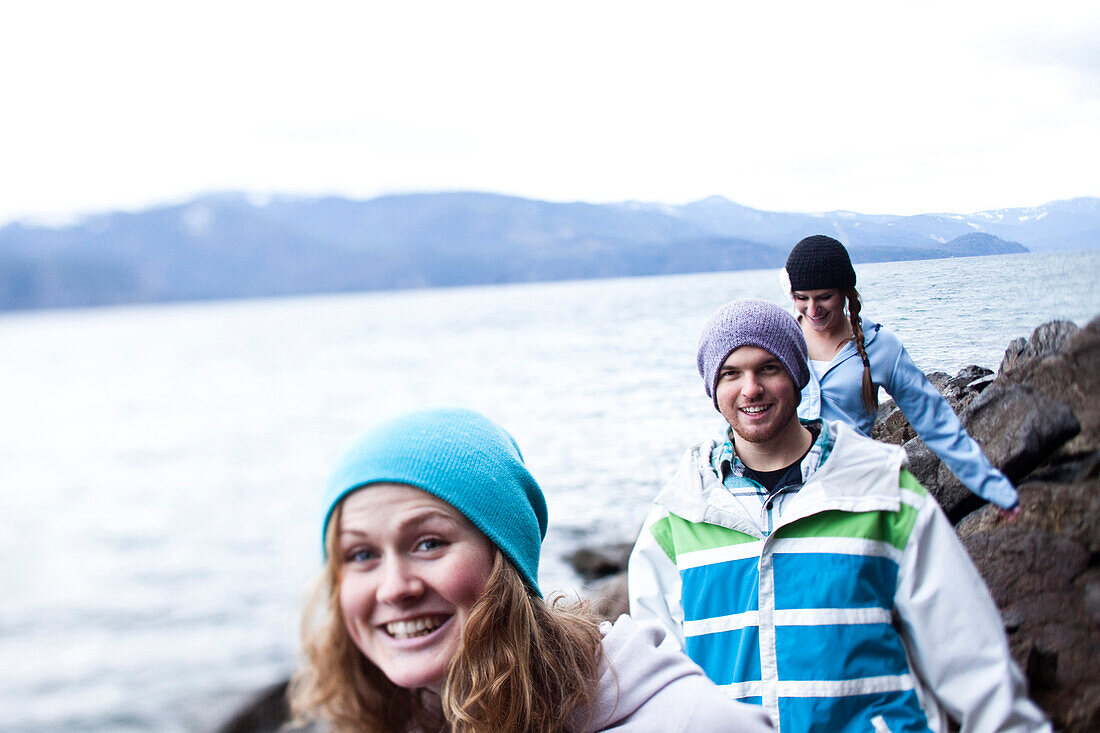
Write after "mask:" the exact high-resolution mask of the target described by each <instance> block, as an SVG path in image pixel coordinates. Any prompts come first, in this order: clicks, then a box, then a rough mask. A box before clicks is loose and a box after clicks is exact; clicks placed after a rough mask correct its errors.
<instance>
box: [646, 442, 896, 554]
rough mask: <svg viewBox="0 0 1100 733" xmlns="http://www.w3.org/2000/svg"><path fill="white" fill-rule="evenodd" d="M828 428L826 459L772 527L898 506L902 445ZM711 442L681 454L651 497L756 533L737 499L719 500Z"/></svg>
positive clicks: (675, 509) (686, 513)
mask: <svg viewBox="0 0 1100 733" xmlns="http://www.w3.org/2000/svg"><path fill="white" fill-rule="evenodd" d="M829 429H830V430H831V431H832V435H833V436H834V441H833V446H832V450H831V451H830V453H829V456H828V458H826V459H825V462H824V463H823V464H822V465H821V467H820V468H819V469H818V470H817V471H815V472H814V473H813V474H811V475H810V477H809V479H808V480H807V481H806V483H805V484H804V485H803V487H802V488H801V489H800V490H799V492H798V494H796V495H795V496H794V497H793V498H792V499H791V501H790V504H789V505H788V508H787V509H786V511H785V512H784V515H783V520H782V521H781V522H780V524H779V525H778V526H782V525H784V524H788V523H790V522H793V521H795V520H796V519H800V518H801V517H805V516H808V515H810V514H815V513H817V512H820V511H828V510H838V511H847V512H866V511H897V510H898V508H899V507H900V506H901V490H900V488H899V487H898V478H897V477H898V473H899V472H900V471H901V468H902V466H904V465H905V460H906V457H905V451H904V449H902V448H900V447H899V446H895V445H888V444H886V443H879V442H876V441H874V440H871V439H870V438H867V437H864V436H863V435H861V434H860V433H858V432H857V431H856V430H854V429H853V428H851V427H849V426H848V425H846V424H844V423H841V422H830V423H829ZM717 446H718V443H717V441H715V440H706V441H703V442H701V443H699V444H697V445H695V446H693V447H692V448H691V450H689V451H688V452H687V453H685V454H684V457H683V458H682V459H681V461H680V466H679V468H678V469H677V471H676V474H675V475H674V476H673V477H672V480H671V481H669V483H668V484H666V485H665V487H664V488H663V489H662V490H661V492H660V493H659V494H657V498H656V500H655V501H656V503H657V504H659V505H660V506H662V507H664V508H665V509H667V510H668V511H669V512H672V513H673V514H676V515H677V516H679V517H682V518H683V519H686V520H688V521H689V522H707V523H709V524H717V525H719V526H722V527H727V528H729V529H734V530H737V531H739V532H746V533H748V534H752V535H758V534H759V530H758V529H757V525H756V522H755V521H754V519H752V518H750V517H749V516H748V515H747V514H745V512H744V510H743V509H742V508H741V507H740V506H739V505H738V504H737V502H735V501H734V502H731V501H728V500H724V499H725V497H726V496H728V491H727V489H726V487H725V485H724V484H723V483H722V481H721V479H720V478H719V477H718V475H717V474H716V473H715V472H714V468H713V466H712V465H711V454H712V453H713V451H714V450H715V449H716V448H717ZM884 469H885V470H884ZM719 492H721V493H719Z"/></svg>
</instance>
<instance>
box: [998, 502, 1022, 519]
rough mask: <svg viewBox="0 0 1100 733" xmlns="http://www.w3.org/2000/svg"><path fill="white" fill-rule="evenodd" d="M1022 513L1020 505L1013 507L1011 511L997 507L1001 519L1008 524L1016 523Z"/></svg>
mask: <svg viewBox="0 0 1100 733" xmlns="http://www.w3.org/2000/svg"><path fill="white" fill-rule="evenodd" d="M1022 512H1023V509H1022V508H1021V507H1020V505H1019V504H1017V505H1016V506H1014V507H1012V508H1011V509H1003V508H1001V507H997V513H998V514H1000V515H1001V519H1003V520H1004V521H1006V522H1015V521H1016V520H1017V519H1018V518H1019V516H1020V514H1021V513H1022Z"/></svg>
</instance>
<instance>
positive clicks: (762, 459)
mask: <svg viewBox="0 0 1100 733" xmlns="http://www.w3.org/2000/svg"><path fill="white" fill-rule="evenodd" d="M733 437H734V440H733V450H734V452H736V453H737V457H738V458H739V459H740V460H741V462H742V463H744V464H745V465H746V466H748V467H749V468H751V469H752V470H754V471H777V470H779V469H780V468H786V467H787V466H789V465H791V464H792V463H794V462H796V461H798V460H800V459H801V458H802V456H804V455H806V452H807V451H808V450H810V446H812V445H813V442H814V435H813V433H811V432H810V431H809V430H807V429H806V427H805V426H804V425H803V424H802V423H800V422H799V421H798V419H797V418H796V419H794V420H791V421H790V423H788V424H787V427H786V428H784V429H783V432H781V433H780V434H779V435H776V436H775V437H774V438H772V439H771V440H769V441H767V442H766V443H750V442H749V441H747V440H745V439H743V438H742V437H741V436H739V435H737V433H736V432H735V433H734V434H733Z"/></svg>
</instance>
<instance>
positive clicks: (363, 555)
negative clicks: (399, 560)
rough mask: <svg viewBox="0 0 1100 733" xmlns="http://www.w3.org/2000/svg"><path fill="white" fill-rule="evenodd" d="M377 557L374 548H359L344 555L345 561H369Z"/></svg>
mask: <svg viewBox="0 0 1100 733" xmlns="http://www.w3.org/2000/svg"><path fill="white" fill-rule="evenodd" d="M376 557H378V555H377V554H376V553H375V552H374V551H373V550H365V549H362V548H359V549H355V550H352V551H350V552H349V553H347V555H345V556H344V561H345V562H349V563H351V562H356V563H358V562H367V561H369V560H373V559H375V558H376Z"/></svg>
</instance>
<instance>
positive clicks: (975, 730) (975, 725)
mask: <svg viewBox="0 0 1100 733" xmlns="http://www.w3.org/2000/svg"><path fill="white" fill-rule="evenodd" d="M895 600H896V604H897V609H898V613H899V617H900V619H899V620H900V623H901V631H902V635H903V636H904V638H905V641H906V645H907V647H908V649H909V653H910V656H911V659H912V662H913V667H914V671H915V672H916V673H917V674H918V675H919V676H920V678H921V679H922V680H923V682H924V684H925V685H927V687H928V688H930V691H931V692H932V695H933V696H934V697H935V699H936V702H937V703H939V705H942V706H943V708H944V709H945V710H946V712H947V713H948V714H949V715H950V716H951V717H952V718H954V719H955V720H957V721H959V722H960V723H961V726H962V728H961V733H994V731H997V732H999V733H1006V732H1014V733H1025V732H1027V733H1031V732H1033V731H1050V730H1051V727H1050V724H1049V722H1047V720H1046V718H1045V717H1044V715H1043V713H1042V711H1040V710H1039V708H1038V707H1037V706H1036V705H1035V703H1033V702H1032V701H1031V700H1030V699H1029V698H1028V695H1027V685H1026V682H1025V680H1024V677H1023V674H1022V673H1021V672H1020V669H1019V668H1018V667H1017V666H1016V663H1015V661H1014V660H1013V659H1012V654H1011V652H1010V651H1009V648H1008V639H1007V638H1006V636H1005V632H1004V623H1003V621H1002V620H1001V615H1000V613H999V612H998V610H997V606H996V604H995V603H994V602H993V598H992V597H991V596H990V595H989V590H988V589H987V588H986V585H985V581H984V580H983V579H982V577H981V575H980V574H979V573H978V570H977V568H975V567H974V564H973V563H972V562H971V560H970V556H969V555H967V553H966V548H964V547H963V545H962V543H961V542H960V541H959V538H958V537H957V536H956V535H955V530H954V528H953V527H952V526H951V524H950V522H948V521H947V517H946V516H944V514H943V510H942V509H940V507H939V505H938V504H936V502H935V501H933V500H932V499H931V498H930V497H929V498H928V500H927V501H925V502H924V504H923V506H922V508H921V509H920V511H919V513H918V515H917V519H916V523H915V525H914V527H913V531H912V533H911V534H910V537H909V543H908V545H907V546H906V548H905V551H904V553H903V556H902V564H901V568H900V569H899V571H898V589H897V598H896V599H895Z"/></svg>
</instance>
